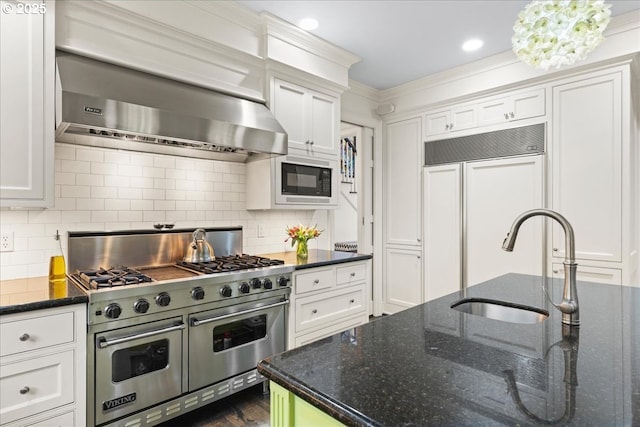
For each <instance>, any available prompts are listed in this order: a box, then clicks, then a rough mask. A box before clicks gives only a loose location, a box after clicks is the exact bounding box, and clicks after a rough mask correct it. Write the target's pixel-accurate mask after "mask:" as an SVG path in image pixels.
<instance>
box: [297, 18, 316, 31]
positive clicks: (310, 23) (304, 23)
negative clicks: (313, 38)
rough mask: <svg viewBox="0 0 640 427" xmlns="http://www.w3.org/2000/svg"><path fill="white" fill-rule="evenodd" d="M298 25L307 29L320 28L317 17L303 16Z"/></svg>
mask: <svg viewBox="0 0 640 427" xmlns="http://www.w3.org/2000/svg"><path fill="white" fill-rule="evenodd" d="M298 27H300V28H302V29H303V30H307V31H311V30H315V29H316V28H318V20H317V19H315V18H302V19H301V20H300V21H298Z"/></svg>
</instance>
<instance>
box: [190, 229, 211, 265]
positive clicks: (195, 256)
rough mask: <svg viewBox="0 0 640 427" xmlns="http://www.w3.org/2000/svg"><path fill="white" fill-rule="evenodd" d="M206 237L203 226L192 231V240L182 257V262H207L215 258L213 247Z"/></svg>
mask: <svg viewBox="0 0 640 427" xmlns="http://www.w3.org/2000/svg"><path fill="white" fill-rule="evenodd" d="M206 237H207V232H206V231H204V229H203V228H198V229H197V230H196V231H194V232H193V241H192V242H191V243H190V244H189V247H188V248H187V253H186V254H185V255H184V258H183V259H182V260H183V261H184V262H209V261H212V260H214V259H216V257H215V255H214V253H213V247H211V245H210V244H209V242H207V240H206Z"/></svg>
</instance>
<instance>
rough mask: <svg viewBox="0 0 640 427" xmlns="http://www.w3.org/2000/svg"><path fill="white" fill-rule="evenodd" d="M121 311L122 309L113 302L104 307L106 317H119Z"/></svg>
mask: <svg viewBox="0 0 640 427" xmlns="http://www.w3.org/2000/svg"><path fill="white" fill-rule="evenodd" d="M121 313H122V309H121V308H120V306H119V305H118V304H116V303H115V302H113V303H111V304H109V305H108V306H107V307H106V308H105V309H104V317H106V318H107V319H117V318H118V317H120V314H121Z"/></svg>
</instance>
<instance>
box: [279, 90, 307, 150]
mask: <svg viewBox="0 0 640 427" xmlns="http://www.w3.org/2000/svg"><path fill="white" fill-rule="evenodd" d="M306 106H307V99H306V90H305V89H304V88H302V87H300V86H297V85H294V84H291V83H287V82H284V81H282V80H277V79H276V80H275V85H274V89H273V105H272V106H271V109H272V111H273V114H274V115H275V116H276V118H277V119H278V122H280V124H281V125H282V127H283V128H284V130H285V131H287V135H288V138H289V148H297V149H300V150H306V149H307V142H308V140H309V130H308V128H307V123H308V119H307V114H308V112H309V109H308V108H307V107H306Z"/></svg>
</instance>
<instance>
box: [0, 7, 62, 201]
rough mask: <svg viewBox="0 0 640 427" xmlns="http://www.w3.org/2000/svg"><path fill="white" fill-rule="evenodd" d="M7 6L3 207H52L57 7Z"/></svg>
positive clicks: (0, 109)
mask: <svg viewBox="0 0 640 427" xmlns="http://www.w3.org/2000/svg"><path fill="white" fill-rule="evenodd" d="M1 3H2V10H3V11H5V10H10V11H11V10H12V11H13V12H8V13H5V12H3V13H0V93H1V94H2V96H0V206H2V207H51V206H52V205H53V150H54V130H55V129H54V126H55V124H54V90H55V89H54V79H55V71H54V70H55V68H54V54H55V47H54V6H55V3H54V2H53V1H51V2H46V3H43V6H44V7H45V8H46V11H43V12H42V13H18V12H19V7H20V6H19V5H22V6H23V7H26V5H27V4H26V3H18V2H15V1H4V0H3V1H2V2H1ZM5 8H6V9H5Z"/></svg>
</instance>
